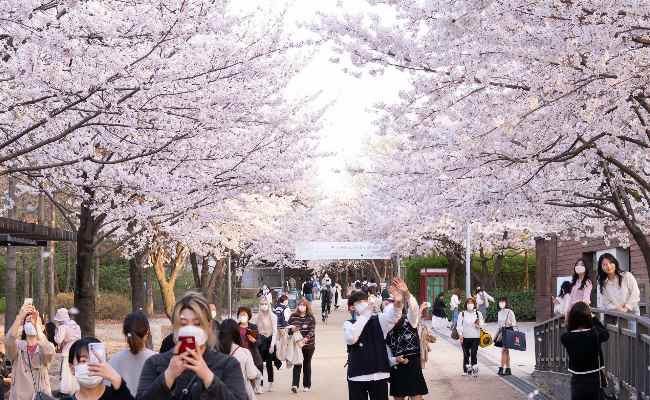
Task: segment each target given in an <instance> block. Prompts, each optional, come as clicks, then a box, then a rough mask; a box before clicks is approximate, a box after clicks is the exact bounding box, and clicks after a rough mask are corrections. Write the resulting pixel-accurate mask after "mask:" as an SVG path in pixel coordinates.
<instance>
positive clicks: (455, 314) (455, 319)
mask: <svg viewBox="0 0 650 400" xmlns="http://www.w3.org/2000/svg"><path fill="white" fill-rule="evenodd" d="M456 322H458V309H457V308H455V309H454V310H453V311H452V312H451V324H452V325H456Z"/></svg>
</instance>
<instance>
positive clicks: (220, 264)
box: [203, 257, 227, 304]
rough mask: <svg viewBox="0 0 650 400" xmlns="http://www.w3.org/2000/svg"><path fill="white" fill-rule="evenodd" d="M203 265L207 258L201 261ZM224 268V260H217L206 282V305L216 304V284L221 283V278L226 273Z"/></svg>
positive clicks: (225, 263)
mask: <svg viewBox="0 0 650 400" xmlns="http://www.w3.org/2000/svg"><path fill="white" fill-rule="evenodd" d="M203 260H204V264H207V257H206V258H204V259H203ZM226 266H227V262H226V259H225V258H221V259H219V260H217V265H215V266H214V269H213V270H212V274H210V279H209V280H208V285H207V287H206V292H207V294H206V298H207V299H208V303H210V304H215V302H216V296H215V290H216V287H217V282H221V281H223V278H224V276H225V272H226Z"/></svg>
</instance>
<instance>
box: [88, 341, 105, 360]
mask: <svg viewBox="0 0 650 400" xmlns="http://www.w3.org/2000/svg"><path fill="white" fill-rule="evenodd" d="M88 362H91V363H94V364H101V363H104V362H106V346H105V345H104V343H89V344H88Z"/></svg>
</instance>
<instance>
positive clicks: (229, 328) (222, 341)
mask: <svg viewBox="0 0 650 400" xmlns="http://www.w3.org/2000/svg"><path fill="white" fill-rule="evenodd" d="M233 343H234V344H236V345H239V346H241V336H240V335H239V323H238V322H237V321H235V320H234V319H232V318H228V319H225V320H223V322H222V323H221V329H220V330H219V351H221V352H222V353H224V354H226V355H230V351H231V350H232V344H233Z"/></svg>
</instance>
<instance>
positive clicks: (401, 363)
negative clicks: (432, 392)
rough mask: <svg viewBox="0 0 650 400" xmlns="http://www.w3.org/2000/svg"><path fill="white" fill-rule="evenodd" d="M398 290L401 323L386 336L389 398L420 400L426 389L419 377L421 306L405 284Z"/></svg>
mask: <svg viewBox="0 0 650 400" xmlns="http://www.w3.org/2000/svg"><path fill="white" fill-rule="evenodd" d="M402 284H403V283H402ZM398 289H399V290H400V291H401V292H402V293H403V296H404V303H405V309H404V312H403V313H402V317H401V318H400V320H399V321H398V322H397V324H395V326H394V327H393V329H391V330H390V332H388V335H387V336H386V343H387V345H388V356H389V361H390V364H391V369H390V395H391V396H393V397H394V398H395V399H396V400H402V399H404V398H406V397H408V398H410V399H411V400H421V399H422V396H424V395H425V394H427V393H429V390H428V388H427V383H426V381H425V380H424V375H423V374H422V364H421V358H420V357H421V354H420V352H421V346H420V336H419V334H418V325H419V322H420V321H419V319H420V307H419V306H418V302H417V301H416V300H415V297H413V296H412V295H411V294H410V293H409V291H408V288H407V287H406V284H404V286H403V287H402V286H400V287H398Z"/></svg>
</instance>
